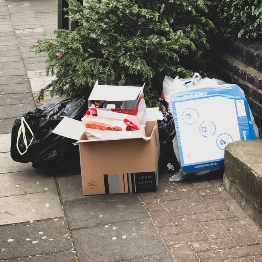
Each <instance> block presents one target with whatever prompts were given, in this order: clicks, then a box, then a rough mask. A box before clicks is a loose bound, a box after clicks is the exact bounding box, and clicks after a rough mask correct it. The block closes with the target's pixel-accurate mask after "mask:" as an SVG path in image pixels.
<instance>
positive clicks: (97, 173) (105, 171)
mask: <svg viewBox="0 0 262 262" xmlns="http://www.w3.org/2000/svg"><path fill="white" fill-rule="evenodd" d="M148 112H150V113H149V114H148V120H147V122H146V127H145V136H144V137H135V138H125V139H123V138H121V139H118V140H106V139H88V138H87V136H86V133H85V130H84V127H83V124H82V123H81V122H80V121H77V120H74V119H68V118H65V119H64V120H62V121H61V122H60V124H59V125H58V126H57V127H56V128H55V130H54V131H53V132H54V133H56V134H58V135H62V136H65V137H68V138H72V139H75V140H77V142H76V144H77V145H78V146H79V151H80V165H81V177H82V188H83V194H84V195H95V194H111V193H131V192H151V191H156V188H157V185H158V179H159V177H158V160H159V155H160V146H159V134H158V125H157V120H156V119H157V116H156V114H157V111H156V110H155V109H148ZM68 121H69V122H68ZM111 132H118V131H111ZM130 132H131V133H132V132H133V131H130ZM126 133H128V132H126Z"/></svg>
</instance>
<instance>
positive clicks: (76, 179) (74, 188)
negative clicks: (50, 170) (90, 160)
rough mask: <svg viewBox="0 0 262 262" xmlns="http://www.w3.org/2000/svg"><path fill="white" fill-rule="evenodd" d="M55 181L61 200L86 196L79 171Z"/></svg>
mask: <svg viewBox="0 0 262 262" xmlns="http://www.w3.org/2000/svg"><path fill="white" fill-rule="evenodd" d="M0 138H1V137H0ZM57 182H58V185H59V190H60V194H61V196H62V200H63V202H65V201H69V200H76V199H86V198H87V197H86V196H84V195H83V190H82V180H81V174H80V173H78V174H76V175H72V176H62V177H57Z"/></svg>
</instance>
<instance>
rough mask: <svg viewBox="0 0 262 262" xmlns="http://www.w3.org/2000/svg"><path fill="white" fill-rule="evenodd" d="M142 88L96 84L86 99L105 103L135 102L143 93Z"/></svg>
mask: <svg viewBox="0 0 262 262" xmlns="http://www.w3.org/2000/svg"><path fill="white" fill-rule="evenodd" d="M143 88H144V86H142V87H138V86H111V85H98V84H97V82H96V84H95V86H94V88H93V90H92V92H91V94H90V96H89V98H88V100H105V101H127V100H135V99H137V97H138V95H139V94H140V93H141V92H142V91H143Z"/></svg>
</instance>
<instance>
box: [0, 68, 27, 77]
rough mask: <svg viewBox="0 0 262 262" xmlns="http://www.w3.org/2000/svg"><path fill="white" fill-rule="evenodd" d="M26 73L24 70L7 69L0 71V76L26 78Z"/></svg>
mask: <svg viewBox="0 0 262 262" xmlns="http://www.w3.org/2000/svg"><path fill="white" fill-rule="evenodd" d="M24 75H26V71H25V69H24V68H15V69H13V68H7V69H2V70H0V76H10V77H11V76H24Z"/></svg>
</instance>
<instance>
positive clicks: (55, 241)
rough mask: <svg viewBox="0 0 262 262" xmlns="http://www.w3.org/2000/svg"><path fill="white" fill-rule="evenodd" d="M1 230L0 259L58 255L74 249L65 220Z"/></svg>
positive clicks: (58, 219)
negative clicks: (49, 254) (57, 253)
mask: <svg viewBox="0 0 262 262" xmlns="http://www.w3.org/2000/svg"><path fill="white" fill-rule="evenodd" d="M0 230H1V234H0V246H1V252H0V259H10V258H19V257H25V256H34V255H41V254H48V253H56V252H62V251H70V250H71V249H72V243H71V239H70V234H69V231H68V229H67V227H66V224H65V222H64V219H63V218H56V219H47V220H41V221H34V222H32V223H30V222H27V223H20V224H13V225H5V226H1V227H0ZM37 261H38V260H37ZM53 261H55V260H53Z"/></svg>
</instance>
